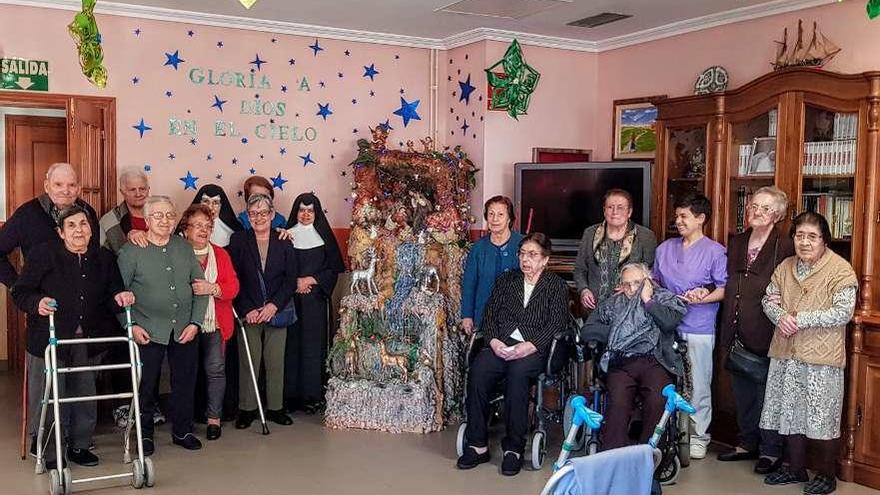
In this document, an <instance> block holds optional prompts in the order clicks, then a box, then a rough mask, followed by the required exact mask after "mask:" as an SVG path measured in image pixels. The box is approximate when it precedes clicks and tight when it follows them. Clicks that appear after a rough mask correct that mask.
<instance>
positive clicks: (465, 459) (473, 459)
mask: <svg viewBox="0 0 880 495" xmlns="http://www.w3.org/2000/svg"><path fill="white" fill-rule="evenodd" d="M484 462H489V449H486V451H485V452H483V453H482V454H478V453H477V451H476V449H474V448H473V447H471V446H468V447H467V448H466V449H464V454H462V455H461V457H459V458H458V461H456V463H455V465H456V467H458V469H473V468H475V467H477V466H479V465H480V464H483V463H484Z"/></svg>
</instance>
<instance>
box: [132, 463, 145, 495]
mask: <svg viewBox="0 0 880 495" xmlns="http://www.w3.org/2000/svg"><path fill="white" fill-rule="evenodd" d="M131 486H132V487H134V488H135V489H136V490H137V489H141V488H143V487H144V466H143V465H141V461H140V459H135V460H134V462H132V463H131Z"/></svg>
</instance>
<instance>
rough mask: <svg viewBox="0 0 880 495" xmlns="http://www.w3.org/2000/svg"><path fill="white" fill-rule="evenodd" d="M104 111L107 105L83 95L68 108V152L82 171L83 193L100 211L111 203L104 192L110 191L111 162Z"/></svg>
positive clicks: (80, 173) (78, 169) (78, 170)
mask: <svg viewBox="0 0 880 495" xmlns="http://www.w3.org/2000/svg"><path fill="white" fill-rule="evenodd" d="M104 112H105V110H104V108H102V107H101V106H99V105H98V104H95V103H92V102H90V101H89V100H87V99H81V98H74V99H72V101H71V102H70V105H69V107H68V112H67V118H68V121H69V126H68V133H67V149H68V156H69V157H70V163H71V164H72V165H73V167H74V168H76V169H77V172H78V173H79V181H80V184H81V186H82V192H81V193H80V197H81V198H82V199H83V200H85V201H86V202H87V203H89V204H90V205H92V207H93V208H95V210H96V211H97V212H98V214H99V215H101V214H103V213H104V212H105V211H106V210H107V209H108V206H109V205H108V204H107V203H106V200H107V198H106V197H105V194H104V193H105V192H106V191H107V187H106V186H107V182H106V181H105V179H106V177H105V175H106V164H107V163H108V162H109V160H108V154H109V149H108V147H107V145H106V142H107V133H106V132H105V126H106V116H105V113H104ZM110 189H112V187H111V188H110Z"/></svg>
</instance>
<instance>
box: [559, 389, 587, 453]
mask: <svg viewBox="0 0 880 495" xmlns="http://www.w3.org/2000/svg"><path fill="white" fill-rule="evenodd" d="M573 417H574V409H572V407H571V401H566V402H565V409H564V410H563V412H562V433H563V438H568V432H570V431H571V427H572V425H571V420H572V418H573ZM586 438H587V428H586V426H583V425H582V426H581V428H580V430H578V433H577V435H575V437H574V441H573V442H572V450H573V451H574V452H580V451H581V450H583V449H584V442H585V440H586Z"/></svg>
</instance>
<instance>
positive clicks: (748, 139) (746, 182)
mask: <svg viewBox="0 0 880 495" xmlns="http://www.w3.org/2000/svg"><path fill="white" fill-rule="evenodd" d="M778 116H779V110H778V109H777V108H773V109H771V110H769V111H767V112H765V113H762V114H759V115H757V116H756V117H753V118H751V119H748V120H744V121H741V122H731V123H730V124H729V126H728V129H729V135H730V138H729V139H730V141H729V143H730V146H729V147H728V149H729V153H730V156H729V157H728V159H727V163H728V167H729V170H728V171H727V177H728V180H729V183H728V194H729V197H728V200H727V205H728V208H727V234H728V236H730V235H733V234H736V233H739V232H742V231H744V230H745V229H747V228H748V219H747V215H746V210H747V208H748V205H749V203H750V202H751V197H752V194H754V192H755V191H756V190H757V189H759V188H761V187H764V186H772V185H774V184H775V183H776V170H777V166H776V135H777V132H776V131H777V127H778V120H779V119H778Z"/></svg>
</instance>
